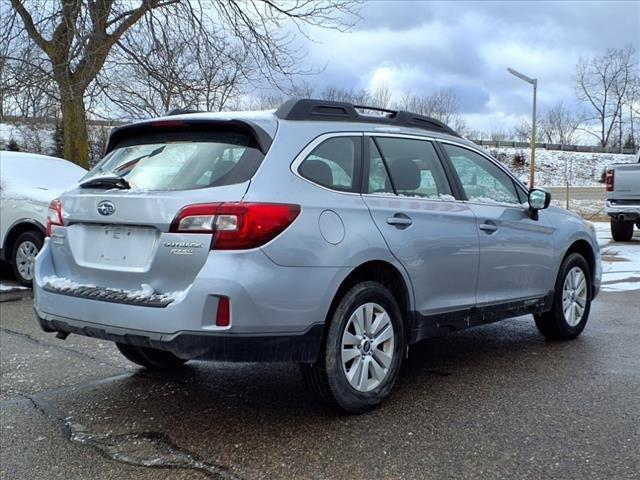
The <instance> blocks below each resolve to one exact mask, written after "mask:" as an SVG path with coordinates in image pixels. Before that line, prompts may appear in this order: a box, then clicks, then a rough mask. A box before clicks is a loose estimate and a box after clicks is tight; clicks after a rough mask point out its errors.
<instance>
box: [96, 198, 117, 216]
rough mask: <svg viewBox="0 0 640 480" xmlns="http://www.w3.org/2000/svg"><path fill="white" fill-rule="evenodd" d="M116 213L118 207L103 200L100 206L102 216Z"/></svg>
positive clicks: (99, 210)
mask: <svg viewBox="0 0 640 480" xmlns="http://www.w3.org/2000/svg"><path fill="white" fill-rule="evenodd" d="M115 211H116V206H115V205H114V204H113V202H110V201H109V200H103V201H102V202H100V203H99V204H98V213H99V214H100V215H104V216H105V217H106V216H107V215H113V214H114V213H115Z"/></svg>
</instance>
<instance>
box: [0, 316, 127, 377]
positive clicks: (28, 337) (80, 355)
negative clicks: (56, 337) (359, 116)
mask: <svg viewBox="0 0 640 480" xmlns="http://www.w3.org/2000/svg"><path fill="white" fill-rule="evenodd" d="M0 332H3V333H7V334H9V335H14V336H16V337H18V338H22V339H23V340H26V341H27V342H31V343H33V344H35V345H38V346H42V347H46V348H52V349H55V350H61V351H63V352H66V353H69V354H71V355H74V356H75V357H78V358H82V359H83V360H87V359H88V360H91V361H93V362H97V363H101V364H104V365H108V366H110V367H114V368H118V369H120V370H124V371H126V370H128V369H127V368H126V367H123V366H122V365H117V364H115V363H113V362H110V361H108V360H107V361H103V360H100V359H98V358H96V357H94V356H93V355H89V354H88V353H84V352H81V351H78V350H75V349H73V348H69V347H63V346H61V345H55V344H53V343H48V342H43V341H42V340H40V339H38V338H35V337H32V336H31V335H29V334H27V333H22V332H16V331H15V330H11V329H8V328H5V327H0Z"/></svg>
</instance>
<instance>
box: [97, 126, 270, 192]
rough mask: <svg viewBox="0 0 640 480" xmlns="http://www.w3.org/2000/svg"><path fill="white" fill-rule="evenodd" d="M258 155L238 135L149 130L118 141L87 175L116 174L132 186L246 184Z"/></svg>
mask: <svg viewBox="0 0 640 480" xmlns="http://www.w3.org/2000/svg"><path fill="white" fill-rule="evenodd" d="M263 158H264V154H263V153H262V152H261V151H260V150H259V149H258V146H257V144H256V143H255V141H254V139H253V137H251V136H250V135H247V134H243V133H215V132H202V131H193V132H189V131H184V132H168V133H164V132H163V133H150V134H146V135H143V136H138V137H132V138H127V139H126V140H124V141H122V142H120V143H119V144H118V145H116V146H115V148H114V149H113V150H112V151H111V152H109V153H108V154H107V155H106V156H105V157H104V158H103V159H102V160H101V161H100V162H99V163H98V164H97V165H96V167H95V168H94V169H93V170H92V171H91V172H90V173H89V176H87V178H90V177H93V176H101V175H118V176H121V177H124V178H125V179H126V180H127V181H128V182H129V184H130V185H131V187H132V188H138V189H145V190H192V189H197V188H208V187H218V186H223V185H231V184H235V183H243V182H246V181H247V180H249V179H250V178H251V177H252V176H253V174H254V173H255V172H256V170H257V169H258V167H259V166H260V163H261V162H262V160H263Z"/></svg>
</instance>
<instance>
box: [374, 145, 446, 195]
mask: <svg viewBox="0 0 640 480" xmlns="http://www.w3.org/2000/svg"><path fill="white" fill-rule="evenodd" d="M370 142H371V143H370V148H369V151H370V152H371V154H370V159H369V182H368V183H369V185H368V190H367V191H368V192H369V193H396V194H398V195H405V196H410V197H424V198H447V199H448V198H453V197H451V188H450V187H449V182H448V181H447V177H446V176H445V173H444V169H443V168H442V164H441V163H440V159H439V158H438V155H437V154H436V150H435V148H434V147H433V144H432V143H431V142H428V141H424V140H415V139H410V138H393V137H377V138H375V139H374V140H370Z"/></svg>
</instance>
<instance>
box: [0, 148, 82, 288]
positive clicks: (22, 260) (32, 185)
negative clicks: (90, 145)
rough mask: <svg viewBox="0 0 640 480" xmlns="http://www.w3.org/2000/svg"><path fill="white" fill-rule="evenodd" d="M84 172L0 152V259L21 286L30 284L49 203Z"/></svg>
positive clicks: (44, 159) (43, 158) (64, 162)
mask: <svg viewBox="0 0 640 480" xmlns="http://www.w3.org/2000/svg"><path fill="white" fill-rule="evenodd" d="M86 173H87V171H86V170H85V169H84V168H82V167H80V166H78V165H75V164H74V163H71V162H68V161H67V160H63V159H61V158H56V157H48V156H45V155H37V154H33V153H26V152H4V151H3V152H0V197H1V201H0V258H2V259H3V260H6V261H8V262H9V263H10V264H11V265H12V267H13V271H14V275H15V277H16V279H17V280H18V281H19V282H20V283H22V284H23V285H25V286H30V285H31V282H32V280H33V269H34V265H35V258H36V255H37V254H38V251H39V250H40V248H41V247H42V244H43V241H44V236H45V226H46V223H47V207H48V205H49V202H51V200H52V199H53V198H55V197H56V196H58V195H60V194H61V193H62V192H63V191H64V190H65V189H67V188H70V187H72V186H73V185H74V183H76V182H77V181H78V180H79V179H80V178H82V177H83V176H84V175H85V174H86Z"/></svg>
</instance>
